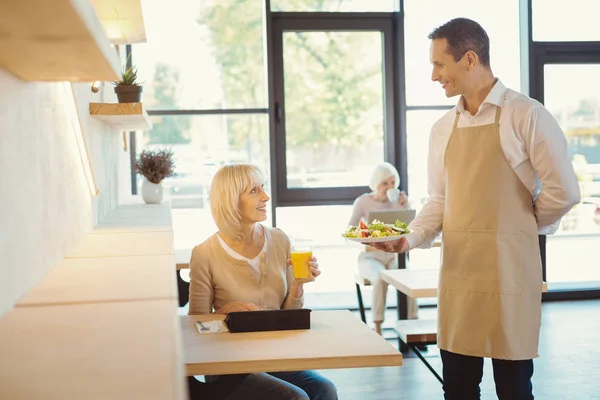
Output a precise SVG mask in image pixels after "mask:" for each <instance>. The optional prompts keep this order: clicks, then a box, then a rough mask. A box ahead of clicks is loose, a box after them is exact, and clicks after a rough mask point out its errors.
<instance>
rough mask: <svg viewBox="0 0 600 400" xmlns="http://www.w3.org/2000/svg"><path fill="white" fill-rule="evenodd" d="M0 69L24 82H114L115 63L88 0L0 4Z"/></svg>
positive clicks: (24, 0)
mask: <svg viewBox="0 0 600 400" xmlns="http://www.w3.org/2000/svg"><path fill="white" fill-rule="evenodd" d="M0 37H1V38H2V40H1V41H0V67H4V68H5V69H6V70H7V71H9V72H10V73H12V74H13V75H15V76H17V77H19V78H21V79H23V80H26V81H83V82H91V81H114V80H117V79H119V76H120V69H121V65H120V61H119V56H118V54H117V52H116V50H115V49H114V48H113V46H112V45H111V44H110V42H109V41H108V39H107V37H106V34H105V33H104V30H103V28H102V25H101V24H100V21H99V20H98V17H97V15H96V12H95V11H94V7H93V6H92V4H91V2H90V1H89V0H53V1H48V0H20V1H2V2H0Z"/></svg>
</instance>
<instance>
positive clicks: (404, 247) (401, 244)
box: [363, 237, 409, 253]
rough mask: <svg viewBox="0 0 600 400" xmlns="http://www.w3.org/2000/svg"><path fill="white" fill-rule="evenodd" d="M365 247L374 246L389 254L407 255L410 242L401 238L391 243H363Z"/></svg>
mask: <svg viewBox="0 0 600 400" xmlns="http://www.w3.org/2000/svg"><path fill="white" fill-rule="evenodd" d="M363 244H365V245H369V246H373V247H375V248H377V249H379V250H383V251H387V252H388V253H406V252H407V251H408V248H409V245H408V240H406V238H405V237H401V238H400V239H398V240H393V241H389V242H376V243H363Z"/></svg>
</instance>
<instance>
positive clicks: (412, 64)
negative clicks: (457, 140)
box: [404, 0, 521, 106]
mask: <svg viewBox="0 0 600 400" xmlns="http://www.w3.org/2000/svg"><path fill="white" fill-rule="evenodd" d="M518 3H519V1H518V0H507V1H503V2H501V3H500V2H493V3H492V2H482V1H478V0H457V1H453V2H452V5H451V6H450V7H448V6H445V4H447V3H445V2H442V1H439V0H405V2H404V5H405V9H406V12H405V39H404V43H405V46H406V49H405V58H406V101H407V104H408V105H409V106H425V105H454V104H456V101H457V98H451V99H448V98H446V96H445V95H444V91H443V90H442V89H441V88H440V85H439V84H438V83H434V82H432V81H431V64H430V62H429V44H430V40H429V39H428V38H427V35H429V33H430V32H431V31H433V30H434V29H435V28H436V27H438V26H440V25H442V24H443V23H445V22H447V21H449V20H450V19H452V18H456V17H466V18H470V19H473V20H475V21H477V22H478V23H479V24H481V26H482V27H483V29H485V30H486V32H487V33H488V36H489V38H490V60H491V67H492V70H493V71H494V74H495V75H496V76H498V77H499V78H500V79H501V80H502V82H503V83H504V84H505V85H506V86H507V87H510V88H512V89H515V90H519V88H520V83H521V82H520V52H519V4H518Z"/></svg>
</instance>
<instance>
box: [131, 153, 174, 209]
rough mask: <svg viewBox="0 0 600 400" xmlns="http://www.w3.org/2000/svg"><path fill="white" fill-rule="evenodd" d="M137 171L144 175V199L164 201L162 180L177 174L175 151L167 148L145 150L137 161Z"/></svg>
mask: <svg viewBox="0 0 600 400" xmlns="http://www.w3.org/2000/svg"><path fill="white" fill-rule="evenodd" d="M135 172H137V173H138V174H140V175H142V176H143V177H144V181H143V182H142V199H143V200H144V201H145V202H146V203H148V204H157V203H162V201H163V187H162V181H163V179H165V178H168V177H170V176H173V175H174V174H175V163H174V162H173V152H172V151H171V150H167V149H160V150H143V151H142V152H141V154H140V155H139V157H138V159H137V160H136V162H135Z"/></svg>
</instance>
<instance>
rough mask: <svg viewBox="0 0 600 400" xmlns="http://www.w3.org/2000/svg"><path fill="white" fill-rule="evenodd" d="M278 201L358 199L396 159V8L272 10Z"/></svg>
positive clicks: (320, 202) (344, 201) (307, 201)
mask: <svg viewBox="0 0 600 400" xmlns="http://www.w3.org/2000/svg"><path fill="white" fill-rule="evenodd" d="M273 16H274V19H273V54H274V74H273V76H274V87H275V101H274V104H273V105H272V106H273V107H274V108H275V113H276V118H275V121H276V122H275V123H276V125H277V127H276V153H275V157H276V158H277V170H278V180H277V192H278V205H282V206H283V205H294V204H304V205H306V204H314V205H318V204H332V203H337V204H341V203H349V202H350V203H351V201H352V200H353V199H354V198H356V197H357V196H358V195H360V194H362V193H364V192H366V191H368V188H367V187H366V186H367V185H368V182H369V177H370V174H371V171H372V169H373V167H374V166H375V165H376V164H378V163H381V162H383V161H390V162H392V163H394V161H395V156H394V154H395V153H396V152H395V150H394V149H395V147H396V146H394V135H393V132H394V125H395V124H394V80H393V73H392V69H393V56H392V23H393V20H392V14H385V16H380V17H363V18H358V17H356V16H347V17H344V16H343V15H342V16H339V15H336V16H335V17H316V18H315V17H314V16H313V17H311V18H310V19H309V18H306V17H305V18H303V17H301V16H299V15H297V13H294V14H291V13H290V14H277V13H274V14H273Z"/></svg>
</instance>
